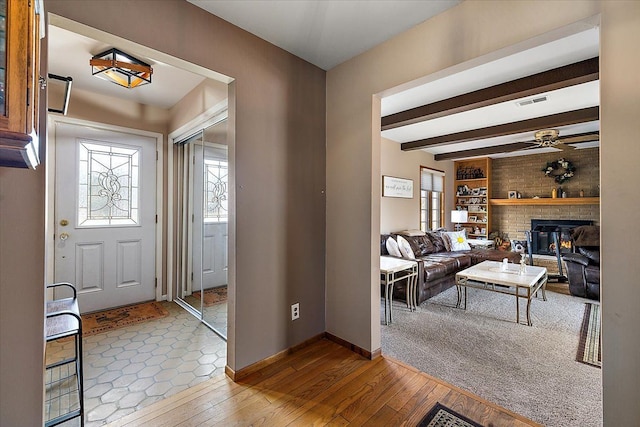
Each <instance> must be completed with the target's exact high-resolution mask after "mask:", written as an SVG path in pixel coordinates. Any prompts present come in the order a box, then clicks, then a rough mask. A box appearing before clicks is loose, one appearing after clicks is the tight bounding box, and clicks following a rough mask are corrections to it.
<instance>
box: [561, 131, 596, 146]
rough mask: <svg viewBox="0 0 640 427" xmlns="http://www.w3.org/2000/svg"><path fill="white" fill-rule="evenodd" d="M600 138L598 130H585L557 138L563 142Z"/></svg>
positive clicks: (572, 142) (569, 142) (573, 142)
mask: <svg viewBox="0 0 640 427" xmlns="http://www.w3.org/2000/svg"><path fill="white" fill-rule="evenodd" d="M599 140H600V132H587V133H580V134H576V135H567V136H561V137H560V138H558V141H560V142H561V143H563V144H577V143H580V142H591V141H599Z"/></svg>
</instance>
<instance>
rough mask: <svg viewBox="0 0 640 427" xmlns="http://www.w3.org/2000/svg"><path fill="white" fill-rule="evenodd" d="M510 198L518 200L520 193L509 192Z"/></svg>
mask: <svg viewBox="0 0 640 427" xmlns="http://www.w3.org/2000/svg"><path fill="white" fill-rule="evenodd" d="M508 197H509V198H510V199H517V198H518V192H517V191H514V190H509V193H508Z"/></svg>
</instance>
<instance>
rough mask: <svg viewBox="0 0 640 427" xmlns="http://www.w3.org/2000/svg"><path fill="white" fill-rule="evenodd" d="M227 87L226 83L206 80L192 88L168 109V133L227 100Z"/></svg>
mask: <svg viewBox="0 0 640 427" xmlns="http://www.w3.org/2000/svg"><path fill="white" fill-rule="evenodd" d="M227 87H228V85H227V84H226V83H222V82H218V81H215V80H211V79H206V80H204V81H203V82H202V83H200V84H199V85H198V86H196V87H195V88H193V90H192V91H191V92H189V93H188V94H187V95H185V96H184V98H182V99H181V100H180V101H178V102H177V103H176V105H174V106H173V107H171V108H170V109H169V113H170V115H171V119H170V120H169V124H168V128H169V132H173V131H175V130H177V129H178V128H180V127H181V126H184V125H185V124H187V123H189V121H191V120H193V119H194V118H196V117H198V116H200V115H201V114H203V113H205V112H207V111H208V110H209V109H210V108H213V107H214V106H215V105H217V104H219V103H220V102H222V101H224V100H225V99H227V97H228V94H227V92H228V89H227Z"/></svg>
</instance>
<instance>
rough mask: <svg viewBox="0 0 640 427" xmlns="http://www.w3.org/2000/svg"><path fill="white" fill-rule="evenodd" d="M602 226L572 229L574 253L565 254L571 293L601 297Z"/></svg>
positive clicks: (579, 295)
mask: <svg viewBox="0 0 640 427" xmlns="http://www.w3.org/2000/svg"><path fill="white" fill-rule="evenodd" d="M599 235H600V228H599V227H598V226H581V227H576V228H574V229H573V230H571V240H572V243H573V248H574V250H575V252H574V253H570V254H566V255H563V257H562V259H564V261H565V264H566V266H567V278H568V279H569V292H570V293H571V295H574V296H577V297H582V298H589V299H594V300H599V299H600V240H599Z"/></svg>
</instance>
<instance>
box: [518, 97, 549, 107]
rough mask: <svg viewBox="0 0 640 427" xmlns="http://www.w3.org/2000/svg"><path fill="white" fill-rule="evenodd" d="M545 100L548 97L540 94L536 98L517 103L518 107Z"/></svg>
mask: <svg viewBox="0 0 640 427" xmlns="http://www.w3.org/2000/svg"><path fill="white" fill-rule="evenodd" d="M547 100H548V98H547V97H546V96H540V97H538V98H530V99H527V100H526V101H520V102H517V104H518V106H520V107H524V106H525V105H531V104H537V103H539V102H545V101H547Z"/></svg>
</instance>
